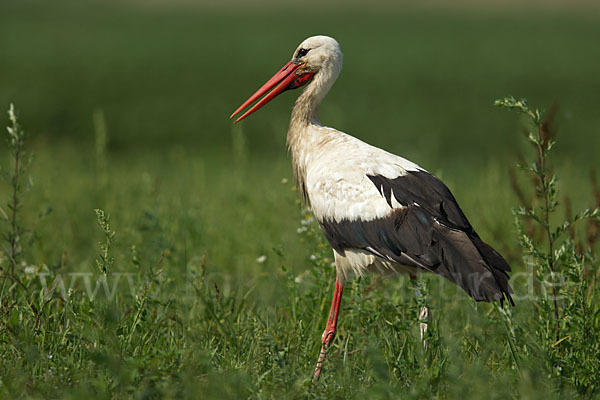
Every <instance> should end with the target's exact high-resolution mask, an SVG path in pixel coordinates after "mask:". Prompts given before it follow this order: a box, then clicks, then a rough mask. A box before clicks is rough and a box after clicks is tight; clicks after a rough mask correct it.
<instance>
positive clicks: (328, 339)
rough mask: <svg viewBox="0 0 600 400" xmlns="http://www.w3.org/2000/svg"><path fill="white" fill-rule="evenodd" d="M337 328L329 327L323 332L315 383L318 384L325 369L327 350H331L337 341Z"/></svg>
mask: <svg viewBox="0 0 600 400" xmlns="http://www.w3.org/2000/svg"><path fill="white" fill-rule="evenodd" d="M335 334H336V331H335V327H330V326H327V328H325V331H324V332H323V336H321V343H322V345H321V352H320V353H319V358H318V359H317V367H316V368H315V374H314V375H313V380H312V381H313V383H317V382H318V381H319V378H320V377H321V368H322V367H323V363H324V362H325V357H326V356H327V350H329V346H330V345H331V343H333V339H335Z"/></svg>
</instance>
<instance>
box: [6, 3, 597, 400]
mask: <svg viewBox="0 0 600 400" xmlns="http://www.w3.org/2000/svg"><path fill="white" fill-rule="evenodd" d="M598 22H599V18H597V17H596V16H594V15H588V16H585V17H582V16H577V15H572V14H568V13H565V14H564V15H559V14H553V13H540V14H537V15H536V14H534V12H533V11H528V14H526V15H518V14H510V13H507V14H496V15H494V14H491V13H487V14H486V13H481V14H475V13H473V14H471V13H467V12H447V11H443V12H442V11H434V10H429V11H424V10H418V9H415V8H411V9H410V10H402V9H400V8H393V7H388V6H385V5H382V6H381V7H372V8H370V9H361V8H360V7H359V6H354V7H348V8H345V9H343V10H337V9H335V8H334V7H327V6H325V7H323V8H322V9H321V12H318V13H306V12H300V13H299V12H297V11H295V12H293V11H290V9H288V8H283V7H281V8H278V7H277V6H274V5H273V6H268V5H265V6H264V7H262V8H261V7H257V8H252V7H249V6H248V7H244V8H241V9H239V10H236V9H235V7H232V8H231V9H225V8H222V9H221V8H216V7H213V8H210V7H185V6H164V5H163V6H156V7H147V8H145V7H141V6H139V5H126V6H122V5H117V4H116V3H115V4H113V3H107V4H100V3H95V2H89V3H85V4H79V3H67V2H59V3H54V4H52V5H49V4H46V3H43V2H33V1H28V2H2V3H0V54H2V57H1V59H0V109H8V105H9V103H11V102H14V103H15V105H16V106H17V108H18V109H19V110H20V122H21V124H22V125H23V126H24V128H25V130H26V132H27V137H26V142H25V147H26V151H27V152H28V153H29V154H33V155H34V158H33V161H32V164H31V165H30V166H29V168H28V170H27V173H26V176H25V177H26V180H25V181H23V191H22V192H21V196H22V200H23V202H22V208H21V209H20V211H19V224H20V225H21V226H23V227H24V228H25V229H26V231H25V232H24V233H23V234H22V235H21V248H22V255H21V258H20V260H19V263H18V265H17V271H18V274H19V276H20V277H21V279H22V280H23V283H24V285H25V286H27V290H24V289H23V290H21V289H19V287H18V285H17V286H14V285H13V286H10V285H11V284H10V283H9V284H7V286H3V289H2V299H1V300H2V308H1V310H2V311H0V321H1V324H2V325H1V328H0V359H1V360H2V361H1V362H0V397H3V398H4V397H5V398H82V397H86V398H88V399H90V398H123V397H134V398H182V397H183V398H243V397H253V398H281V394H282V393H287V394H289V396H290V397H291V398H304V397H311V398H397V397H402V398H432V397H433V398H435V397H437V398H480V397H486V398H507V397H514V398H520V397H523V398H543V399H549V398H563V397H564V398H569V397H571V396H576V395H579V396H581V397H584V398H585V397H594V396H596V397H597V396H598V394H597V390H598V389H597V386H595V387H596V389H595V390H596V391H595V392H587V393H586V389H585V388H589V387H592V386H593V383H590V381H589V380H590V379H592V378H590V376H592V375H593V374H590V371H594V370H593V359H592V360H588V359H586V357H585V356H584V355H585V353H587V354H588V357H593V356H594V355H595V354H597V343H596V345H595V347H594V344H593V343H588V344H587V345H585V346H584V345H582V344H581V343H583V342H582V341H581V340H580V339H579V336H577V335H579V334H580V333H581V332H580V331H578V330H577V329H576V326H575V325H576V324H575V323H576V322H579V321H583V320H584V319H585V316H582V315H579V314H577V312H578V310H580V309H581V307H580V308H576V307H573V309H572V310H570V311H568V314H565V328H564V329H565V331H564V332H563V333H564V337H565V338H566V339H565V345H564V347H563V350H562V351H563V353H562V355H561V357H562V358H563V359H564V360H567V361H565V363H564V364H561V365H563V368H565V371H566V372H565V373H564V374H562V375H561V374H560V373H558V372H557V371H556V369H555V368H554V369H553V366H556V365H557V361H556V359H555V358H552V357H556V354H555V353H553V352H552V350H548V348H549V347H548V346H547V347H544V346H545V345H546V344H547V342H545V341H543V340H541V339H540V338H541V337H543V333H544V332H551V327H544V326H543V323H541V322H540V321H541V319H540V318H542V317H543V316H544V315H546V314H544V311H543V310H544V309H543V307H542V308H540V307H541V306H540V305H539V304H538V303H536V302H533V301H520V302H517V306H516V307H515V308H514V309H512V311H511V313H512V315H511V316H510V318H507V317H505V316H503V314H501V313H500V312H499V311H498V310H497V309H495V308H493V307H491V306H490V305H486V304H475V303H473V302H472V301H470V300H469V299H468V298H467V296H466V295H463V294H461V293H458V292H456V291H455V290H454V289H453V288H452V287H451V286H450V285H449V284H447V283H445V282H444V281H442V280H439V279H437V278H435V277H432V278H431V279H430V280H429V283H428V291H429V299H430V305H431V307H432V310H433V313H434V314H433V315H434V321H433V323H432V326H431V332H432V334H431V337H430V341H431V346H430V350H429V351H427V352H425V351H424V350H423V348H422V346H421V344H420V341H419V336H418V335H419V333H418V323H417V320H416V315H417V308H418V307H417V299H415V297H414V295H413V289H412V287H411V284H410V282H409V281H408V280H407V279H402V278H399V279H384V280H376V277H366V278H363V279H360V280H355V281H352V282H350V283H349V286H348V289H347V291H346V292H345V294H344V299H343V303H342V305H343V310H342V316H341V321H340V326H339V332H338V337H337V338H336V340H335V343H334V348H333V349H332V350H331V351H330V352H329V355H328V357H329V358H328V360H327V363H326V370H325V372H324V375H323V379H322V381H321V382H320V383H319V385H318V386H317V387H314V388H313V387H310V385H309V382H310V378H311V375H312V371H313V368H314V363H315V361H316V357H317V354H318V351H319V348H320V335H321V332H322V330H323V328H324V326H325V322H326V317H327V312H328V309H329V302H330V300H331V294H332V291H333V284H334V277H335V271H334V269H332V268H331V267H330V262H331V260H330V258H331V251H330V249H329V248H328V246H327V245H326V244H325V242H324V240H323V238H322V236H321V234H320V232H319V231H318V228H317V227H315V225H314V223H312V224H309V225H302V223H301V221H306V219H305V214H304V213H303V210H302V209H301V207H300V205H299V203H298V196H297V193H296V192H295V191H294V190H293V182H292V178H291V168H290V165H289V160H288V157H287V155H286V154H285V131H286V129H287V121H288V118H289V111H290V107H291V104H292V101H293V98H294V96H295V95H296V94H297V93H286V94H285V95H282V96H281V97H280V98H278V99H277V100H276V101H274V102H273V103H271V104H269V105H268V106H267V107H266V108H265V109H263V110H261V112H259V113H257V114H256V115H254V116H253V117H252V118H251V119H249V120H247V121H245V122H244V123H242V124H240V125H239V126H235V127H232V125H231V123H230V121H229V120H228V119H227V117H228V115H229V114H230V113H231V112H232V111H233V110H234V109H235V108H236V107H237V106H238V105H239V104H240V103H241V102H242V101H243V100H244V99H245V98H246V97H247V96H248V95H249V94H251V92H252V91H253V90H255V89H256V88H258V86H259V85H260V84H262V83H263V81H264V80H265V79H267V78H268V77H269V76H270V74H272V73H273V72H274V71H276V69H277V68H279V67H280V66H281V65H282V64H283V63H284V62H285V61H286V60H287V59H288V58H289V56H290V55H291V52H292V50H293V49H294V48H295V46H296V45H297V44H298V43H299V42H300V41H301V40H302V39H304V38H305V37H307V36H310V35H313V34H318V33H323V34H329V35H331V36H334V37H336V38H337V39H338V40H339V42H340V43H341V46H342V50H343V51H344V54H345V60H344V61H345V66H344V71H343V72H342V75H341V76H340V79H339V81H338V83H337V85H336V86H335V87H334V89H333V90H332V92H331V93H330V95H329V96H328V97H327V99H326V100H325V102H324V104H323V107H322V111H321V120H322V121H323V122H324V123H326V124H328V125H331V126H334V127H336V128H339V129H341V130H344V131H346V132H349V133H351V134H354V135H355V136H357V137H359V138H361V139H364V140H366V141H368V142H370V143H372V144H375V145H378V146H381V147H384V148H386V149H388V150H390V151H393V152H395V153H398V154H401V155H403V156H405V157H407V158H409V159H411V160H413V161H415V162H417V163H419V164H420V165H422V166H423V167H425V168H427V169H429V170H430V171H432V172H434V173H436V174H437V175H439V176H440V177H442V178H443V179H444V181H445V182H446V183H447V184H448V185H449V186H450V187H451V189H452V190H453V192H454V193H455V195H456V197H457V199H458V200H459V202H460V204H461V205H462V207H463V209H464V211H465V212H466V214H467V215H468V216H469V219H470V220H471V222H472V223H473V224H474V225H475V227H476V228H477V230H478V232H479V233H480V234H481V236H482V237H483V238H484V239H487V240H488V241H489V242H490V243H491V244H493V245H494V247H496V248H498V249H499V250H500V251H501V252H502V253H503V254H505V255H506V256H507V257H508V258H509V260H510V261H511V264H512V265H513V269H514V270H515V272H518V271H525V270H526V269H527V267H526V266H525V265H524V262H523V258H522V250H521V248H520V246H519V235H518V232H517V230H516V229H515V227H514V224H513V216H512V214H511V209H512V208H513V207H515V206H517V205H519V200H518V199H517V197H516V195H515V194H514V192H513V190H512V189H511V183H510V180H509V175H508V169H509V168H511V167H513V166H514V165H515V164H516V163H517V161H518V158H519V154H520V153H523V154H525V156H526V157H528V158H529V156H528V155H529V153H528V151H527V149H526V147H525V146H524V145H523V142H524V140H523V138H522V136H521V134H520V130H521V127H520V126H521V122H520V121H519V120H518V119H516V118H513V117H510V116H509V115H507V114H506V113H505V112H503V111H501V110H498V109H497V108H495V107H493V105H492V103H493V100H494V99H496V98H499V97H502V96H504V95H507V94H515V95H523V96H526V97H527V98H529V100H530V101H531V102H532V103H533V104H541V105H546V106H550V104H551V103H552V102H553V101H554V100H555V99H557V100H558V102H559V109H558V110H559V111H558V115H557V116H556V119H557V123H558V126H559V136H558V137H557V142H558V144H557V147H556V149H555V150H554V153H553V159H552V160H553V167H555V169H556V170H558V172H559V175H560V177H561V180H560V181H559V182H558V185H559V186H558V187H559V189H560V197H559V201H560V202H561V208H559V210H558V211H557V213H556V215H555V217H554V219H553V221H554V222H560V221H562V220H564V213H565V209H564V207H563V206H562V204H564V203H565V198H564V196H565V195H568V196H569V198H570V202H571V205H572V208H573V210H579V209H582V208H584V207H590V206H592V205H593V204H594V202H593V200H592V195H593V193H592V188H591V187H590V184H589V179H588V171H589V170H590V169H591V168H594V167H597V166H598V164H597V163H598V162H597V149H598V148H600V132H599V128H598V126H600V125H599V120H598V104H600V92H598V90H597V88H598V87H600V75H599V74H598V72H597V71H599V70H600V61H599V60H600V48H599V47H598V46H597V44H596V42H597V39H596V38H597V37H600V24H598ZM94 115H96V116H99V115H103V121H104V123H105V125H106V136H107V138H108V143H107V144H106V146H104V145H102V143H101V141H100V144H98V142H97V140H98V137H99V136H98V135H100V137H101V136H102V128H101V124H100V125H99V123H98V119H97V120H96V122H95V123H94ZM97 118H98V117H97ZM1 121H6V123H5V122H2V125H8V120H7V119H4V118H3V119H2V120H1ZM11 160H12V158H11V156H10V154H9V151H8V150H7V149H6V147H3V148H2V150H1V151H0V165H2V172H4V173H10V171H11V167H10V166H11ZM27 179H30V180H31V182H30V184H27ZM521 183H522V185H523V186H524V187H529V189H528V191H527V193H532V192H533V188H532V187H531V184H530V183H529V181H528V180H527V178H522V179H521ZM11 190H12V189H11V185H10V184H8V183H5V182H2V183H0V200H2V202H1V203H0V206H1V207H2V209H3V210H4V211H5V212H6V213H9V209H8V208H7V207H6V206H5V205H6V203H7V201H8V200H9V197H10V193H11ZM98 208H100V209H103V210H105V211H106V212H107V213H108V214H110V226H111V230H112V231H114V232H116V235H115V238H114V241H112V242H111V246H110V252H109V254H108V256H109V258H114V264H113V266H112V269H111V271H110V272H109V274H108V277H107V280H108V282H109V283H114V282H115V280H116V279H120V280H119V281H118V285H117V291H116V295H115V297H110V298H107V296H106V295H105V294H104V290H103V289H100V291H99V292H98V294H97V295H96V297H95V298H94V299H93V300H90V299H89V298H88V295H87V289H86V286H85V279H86V277H91V281H88V283H89V284H91V285H92V288H93V287H95V284H96V282H95V280H96V279H97V278H99V277H101V276H102V274H101V272H100V270H99V269H98V268H97V266H96V260H98V259H100V258H101V257H100V254H101V253H102V250H101V248H100V243H105V242H104V240H105V238H104V236H103V233H102V229H100V228H99V227H98V225H97V223H96V215H95V213H94V209H98ZM302 226H308V230H307V231H305V232H301V233H298V232H297V229H298V228H301V227H302ZM9 231H10V224H8V223H3V224H2V225H0V232H2V233H3V234H8V232H9ZM580 233H581V234H583V233H584V232H580ZM132 246H135V250H132ZM542 247H543V246H542ZM0 251H2V253H1V255H0V260H1V261H0V266H2V268H3V271H6V268H7V266H8V263H9V260H8V258H7V254H9V252H8V251H7V246H6V242H3V243H2V247H0ZM261 256H266V259H265V260H264V261H263V262H258V261H257V259H259V257H261ZM21 261H22V263H21ZM574 264H575V263H574V262H572V260H571V264H568V265H574ZM565 265H566V264H565ZM28 266H29V267H31V266H33V267H36V269H37V274H38V275H36V274H26V273H25V270H26V268H25V267H28ZM592 267H593V268H597V263H596V264H593V263H588V264H586V268H588V269H590V268H592ZM27 271H31V269H27ZM594 271H595V270H594ZM159 272H160V273H159ZM40 273H42V274H47V277H46V279H47V283H48V285H50V283H51V282H52V281H53V280H54V279H55V278H56V277H63V278H64V280H65V284H66V285H67V288H68V287H69V283H70V282H71V279H72V278H73V277H74V276H75V275H73V273H79V274H80V275H78V276H77V278H76V280H75V283H74V285H73V291H72V293H71V295H70V297H68V298H66V299H63V298H61V297H60V287H57V288H55V290H54V292H51V291H48V293H45V290H44V287H43V285H42V283H41V282H42V280H41V278H40V275H39V274H40ZM85 274H88V275H85ZM89 274H92V275H89ZM119 274H125V275H119ZM589 276H596V277H597V274H596V275H594V273H593V271H592V273H591V275H589ZM119 277H120V278H119ZM128 279H130V281H128ZM594 279H595V278H594ZM594 279H591V278H590V282H591V283H590V285H592V287H593V285H594V284H595V280H594ZM9 282H12V281H10V280H9ZM129 282H131V285H132V287H133V289H131V288H130V286H129ZM518 285H520V287H522V286H524V283H520V284H519V283H518ZM50 292H51V293H50ZM454 294H457V295H456V296H454ZM590 301H591V306H590V308H591V309H592V310H594V309H595V308H594V307H595V306H596V305H597V303H598V297H597V292H596V294H593V295H592V296H591V300H590ZM540 310H541V311H540ZM565 313H567V311H565ZM507 321H510V324H512V325H510V326H509V325H506V324H507V323H508V322H507ZM586 321H587V322H586V323H591V324H592V325H586V327H587V328H588V329H590V331H591V332H597V331H599V330H600V328H599V327H598V326H597V325H593V324H594V323H596V324H597V321H598V317H597V315H596V316H593V317H590V318H589V319H588V320H586ZM594 321H595V322H594ZM542 322H543V321H542ZM574 326H575V327H574ZM582 326H583V325H582ZM511 329H512V331H511ZM568 329H571V330H572V331H567V330H568ZM507 332H508V333H507ZM511 332H513V333H511ZM513 336H515V337H514V338H513ZM589 337H591V338H593V337H595V336H593V335H590V336H589ZM548 340H550V339H548ZM582 340H583V339H582ZM569 346H575V347H576V348H575V347H573V348H572V347H569ZM577 346H578V347H577ZM586 346H587V347H586ZM515 353H516V354H515ZM569 357H571V358H569ZM590 365H591V366H590ZM576 368H580V369H581V370H580V371H576V370H575V369H576ZM586 368H587V369H586ZM599 368H600V367H599ZM573 371H575V372H573ZM596 372H598V371H597V370H596ZM573 376H575V377H579V381H580V382H579V383H577V382H575V383H574V381H573V380H572V379H570V378H571V377H573ZM586 379H588V381H586ZM582 388H583V389H582Z"/></svg>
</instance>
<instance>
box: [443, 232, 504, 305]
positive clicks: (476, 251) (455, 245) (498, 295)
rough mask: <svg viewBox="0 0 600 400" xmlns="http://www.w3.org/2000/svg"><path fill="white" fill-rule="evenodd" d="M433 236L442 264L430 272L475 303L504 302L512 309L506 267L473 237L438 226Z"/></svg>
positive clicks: (498, 256) (500, 258) (494, 254)
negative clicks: (463, 292)
mask: <svg viewBox="0 0 600 400" xmlns="http://www.w3.org/2000/svg"><path fill="white" fill-rule="evenodd" d="M434 231H436V232H435V233H434V238H435V240H434V241H435V243H436V247H437V254H438V255H439V257H440V259H441V261H442V264H441V265H439V266H438V267H437V268H436V269H435V270H434V272H436V273H438V274H440V275H442V276H444V277H445V278H447V279H448V280H450V281H452V282H454V283H455V284H457V285H458V286H460V287H461V288H462V289H463V290H464V291H465V292H467V293H468V294H469V296H471V297H472V298H473V299H475V300H477V301H487V302H490V301H500V302H501V303H502V304H504V300H505V299H507V300H508V301H509V302H510V304H512V305H513V306H514V302H513V300H512V297H511V294H512V293H513V290H512V288H511V287H510V285H509V282H508V281H509V276H508V273H509V272H510V266H509V265H508V263H507V262H506V260H505V259H504V258H503V257H502V256H501V255H500V254H499V253H498V252H497V251H496V250H494V249H493V248H492V247H491V246H489V245H488V244H486V243H485V242H483V241H482V240H481V239H480V238H479V237H478V236H477V234H475V233H474V232H473V234H469V233H466V232H463V231H460V230H454V229H451V228H447V227H444V226H442V225H438V226H437V229H434Z"/></svg>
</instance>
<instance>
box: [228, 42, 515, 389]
mask: <svg viewBox="0 0 600 400" xmlns="http://www.w3.org/2000/svg"><path fill="white" fill-rule="evenodd" d="M341 68H342V52H341V50H340V46H339V44H338V43H337V41H336V40H335V39H333V38H330V37H328V36H313V37H310V38H308V39H306V40H305V41H303V42H302V43H301V44H300V46H299V47H298V48H297V49H296V51H294V54H293V56H292V60H291V61H290V62H288V63H287V64H286V65H284V66H283V68H281V69H280V70H279V71H278V72H277V73H276V74H275V75H274V76H273V77H272V78H271V79H269V81H267V83H265V84H264V85H263V86H262V87H261V88H260V89H259V90H258V91H257V92H256V93H254V94H253V95H252V96H251V97H250V98H249V99H248V100H247V101H246V102H244V103H243V104H242V105H241V106H240V107H239V108H238V109H237V110H236V111H235V112H234V113H233V114H232V115H231V118H233V117H234V116H235V115H237V114H238V113H240V112H241V111H242V110H243V109H245V108H246V107H247V106H248V105H250V104H252V103H253V102H254V101H256V100H258V99H259V98H260V97H261V96H263V95H264V94H266V93H268V94H267V95H266V96H265V97H263V98H262V99H261V100H260V101H258V103H256V104H255V105H254V106H253V107H252V108H250V109H249V110H248V111H247V112H246V113H245V114H243V115H242V116H241V117H239V118H238V119H237V120H236V121H235V122H238V121H241V120H242V119H244V118H246V117H247V116H248V115H250V114H252V113H253V112H254V111H256V110H258V109H259V108H260V107H262V106H263V105H265V104H266V103H267V102H269V101H270V100H272V99H273V98H274V97H275V96H277V95H279V94H280V93H282V92H284V91H286V90H288V89H296V88H299V87H301V86H304V85H306V88H305V89H304V91H303V92H302V94H301V95H300V97H298V99H297V100H296V104H295V106H294V109H293V111H292V117H291V120H290V126H289V129H288V133H287V144H288V147H289V151H290V153H291V156H292V164H293V168H294V175H295V178H296V184H297V187H298V189H299V191H300V193H301V194H302V199H303V201H305V202H306V203H308V204H309V205H310V207H311V209H312V212H313V214H314V216H315V218H316V219H317V220H318V222H319V224H320V226H321V229H322V230H323V232H324V234H325V237H326V238H327V241H328V242H329V244H330V245H331V247H332V248H333V254H334V257H335V265H336V270H337V279H336V283H335V290H334V294H333V301H332V304H331V311H330V314H329V320H328V322H327V326H326V328H325V331H324V332H323V336H322V338H321V341H322V348H321V353H320V354H319V358H318V362H317V367H316V370H315V374H314V380H315V381H316V380H318V379H319V376H320V373H321V367H322V364H323V362H324V361H325V355H326V351H327V348H328V347H329V346H330V345H331V343H332V341H333V339H334V337H335V334H336V326H337V319H338V312H339V309H340V303H341V299H342V290H343V288H344V282H346V280H347V279H348V278H349V277H351V276H352V275H355V274H358V275H362V274H364V273H366V272H370V271H376V272H380V273H390V272H391V273H401V272H404V273H410V274H414V273H415V272H418V271H430V272H434V273H436V274H439V275H441V276H443V277H444V278H446V279H448V280H450V281H451V282H454V283H455V284H456V285H458V286H460V287H461V288H462V289H463V290H464V291H465V292H467V293H468V294H469V295H470V296H471V297H472V298H473V299H475V300H476V301H494V300H498V301H500V302H503V301H504V299H505V298H506V299H508V300H509V301H510V302H511V303H512V298H511V296H510V294H511V293H512V289H511V288H510V286H509V283H508V280H509V276H508V272H510V266H509V265H508V263H507V262H506V261H505V260H504V258H502V256H501V255H500V254H499V253H498V252H496V251H495V250H494V249H493V248H492V247H490V246H489V245H488V244H486V243H485V242H483V241H482V240H481V239H480V238H479V236H478V235H477V233H476V232H475V230H474V229H473V227H472V226H471V224H470V223H469V221H468V220H467V218H466V217H465V215H464V214H463V212H462V211H461V209H460V207H459V206H458V204H457V203H456V200H455V199H454V196H453V195H452V193H450V190H449V189H448V188H447V187H446V186H445V185H444V184H443V183H442V182H441V181H440V180H439V179H438V178H437V177H435V176H433V175H431V174H430V173H428V172H427V171H426V170H424V169H423V168H421V167H419V166H418V165H417V164H414V163H412V162H410V161H408V160H406V159H404V158H402V157H398V156H396V155H393V154H391V153H388V152H387V151H384V150H381V149H379V148H376V147H374V146H371V145H369V144H367V143H364V142H362V141H360V140H358V139H356V138H354V137H352V136H350V135H347V134H345V133H343V132H340V131H338V130H335V129H333V128H329V127H326V126H323V125H321V124H320V123H319V120H318V116H317V111H318V108H319V104H320V103H321V101H322V100H323V98H324V97H325V95H326V94H327V92H328V91H329V89H330V88H331V86H332V85H333V83H334V82H335V80H336V79H337V77H338V75H339V73H340V70H341ZM271 89H272V90H271Z"/></svg>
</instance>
